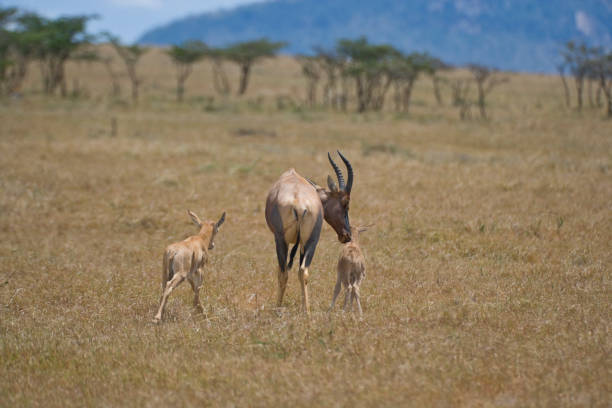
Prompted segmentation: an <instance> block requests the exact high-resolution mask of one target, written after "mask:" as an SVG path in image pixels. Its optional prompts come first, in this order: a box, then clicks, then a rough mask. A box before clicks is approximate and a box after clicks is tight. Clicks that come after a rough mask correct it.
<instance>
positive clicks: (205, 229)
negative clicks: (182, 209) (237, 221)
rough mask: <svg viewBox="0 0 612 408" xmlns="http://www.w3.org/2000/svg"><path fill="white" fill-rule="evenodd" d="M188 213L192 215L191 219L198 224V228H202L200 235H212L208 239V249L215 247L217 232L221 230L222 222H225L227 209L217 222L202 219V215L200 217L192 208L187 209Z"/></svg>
mask: <svg viewBox="0 0 612 408" xmlns="http://www.w3.org/2000/svg"><path fill="white" fill-rule="evenodd" d="M187 213H188V214H189V216H190V217H191V220H192V221H193V223H194V224H195V225H197V226H198V228H200V232H198V235H199V236H201V237H203V238H204V237H210V239H209V241H208V249H209V250H211V249H213V248H214V247H215V236H216V235H217V232H219V228H220V227H221V224H223V222H224V221H225V211H224V212H223V215H221V218H219V221H217V222H215V221H201V220H200V217H198V216H197V215H196V214H195V213H194V212H192V211H190V210H187Z"/></svg>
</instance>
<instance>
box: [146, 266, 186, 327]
mask: <svg viewBox="0 0 612 408" xmlns="http://www.w3.org/2000/svg"><path fill="white" fill-rule="evenodd" d="M184 280H185V277H184V276H182V275H174V277H173V278H172V279H170V281H169V282H168V284H167V285H166V288H165V289H164V293H163V295H162V298H161V302H160V305H159V310H158V311H157V314H156V315H155V317H154V318H153V322H154V323H159V322H161V319H162V314H163V313H164V308H165V307H166V302H167V301H168V297H169V296H170V293H172V291H173V290H174V289H175V288H176V287H177V286H178V285H180V284H181V282H183V281H184Z"/></svg>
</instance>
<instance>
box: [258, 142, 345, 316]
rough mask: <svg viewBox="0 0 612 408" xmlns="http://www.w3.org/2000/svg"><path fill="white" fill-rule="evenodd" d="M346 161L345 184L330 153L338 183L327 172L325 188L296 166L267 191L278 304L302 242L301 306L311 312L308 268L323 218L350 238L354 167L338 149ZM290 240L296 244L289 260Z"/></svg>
mask: <svg viewBox="0 0 612 408" xmlns="http://www.w3.org/2000/svg"><path fill="white" fill-rule="evenodd" d="M338 155H340V158H341V159H342V161H343V162H344V164H345V165H346V169H347V173H348V177H347V182H346V184H345V183H344V176H343V175H342V171H341V170H340V168H339V167H338V166H337V165H336V163H335V162H334V161H333V159H332V158H331V156H330V154H329V153H328V154H327V158H328V159H329V162H330V164H331V166H332V168H333V169H334V172H335V173H336V177H337V178H338V185H336V183H335V182H334V180H333V179H332V178H331V177H330V176H328V177H327V186H328V188H329V189H325V188H323V187H320V186H318V185H316V184H315V183H313V182H311V181H310V180H306V179H305V178H304V177H302V176H300V175H299V174H298V173H297V172H296V171H295V170H294V169H290V170H287V171H286V172H284V173H283V174H282V175H281V176H280V179H279V180H278V181H277V182H276V183H274V185H273V186H272V188H271V189H270V191H269V192H268V199H267V200H266V222H267V223H268V227H269V228H270V231H272V233H273V234H274V241H275V242H276V257H277V258H278V266H279V269H278V296H277V299H276V304H277V306H278V307H280V306H281V305H282V302H283V295H284V293H285V288H286V287H287V279H288V277H289V270H290V269H291V266H292V265H293V257H294V256H295V252H296V250H297V247H298V246H300V265H299V271H298V278H299V280H300V285H301V287H302V307H303V309H304V311H305V312H306V313H307V314H308V313H310V304H309V302H308V268H309V266H310V263H311V262H312V257H313V256H314V253H315V248H316V246H317V243H318V242H319V235H320V234H321V226H322V224H323V219H325V221H326V222H327V223H328V224H329V225H330V226H331V227H332V228H333V229H334V230H335V231H336V234H338V240H339V241H340V242H342V243H346V242H349V241H350V240H351V230H350V226H349V225H350V224H349V217H348V211H349V201H350V198H351V188H352V187H353V168H352V167H351V163H350V162H349V161H348V160H347V159H346V157H344V156H343V155H342V153H340V152H339V151H338ZM289 244H294V246H293V248H292V249H291V254H290V255H289V262H287V255H288V248H289Z"/></svg>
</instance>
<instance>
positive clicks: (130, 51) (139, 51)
mask: <svg viewBox="0 0 612 408" xmlns="http://www.w3.org/2000/svg"><path fill="white" fill-rule="evenodd" d="M104 36H105V37H106V38H107V39H108V41H109V42H110V43H111V45H112V46H113V48H114V49H115V51H116V52H117V54H118V55H119V57H120V58H121V60H123V63H124V64H125V68H126V70H127V73H128V77H129V78H130V83H131V84H132V101H133V102H134V103H138V88H139V87H140V85H141V84H142V79H141V78H140V77H139V76H138V73H137V72H136V66H137V64H138V60H140V57H142V56H143V55H144V53H146V52H147V51H148V48H146V47H141V46H139V45H137V44H133V45H123V44H121V42H120V41H119V38H117V37H115V36H113V35H111V34H109V33H105V34H104Z"/></svg>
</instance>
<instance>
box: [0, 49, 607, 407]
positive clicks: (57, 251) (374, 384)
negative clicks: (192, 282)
mask: <svg viewBox="0 0 612 408" xmlns="http://www.w3.org/2000/svg"><path fill="white" fill-rule="evenodd" d="M147 58H148V60H147V61H148V63H146V64H144V65H143V68H144V76H145V80H146V82H145V87H144V90H143V96H144V98H143V100H142V102H141V104H140V105H139V107H137V108H131V107H129V105H128V104H127V103H126V102H124V101H111V100H110V99H109V98H108V97H107V96H106V93H107V91H108V89H107V88H108V81H107V80H106V79H107V78H106V77H105V75H104V71H103V70H102V69H101V67H97V66H91V67H86V66H82V67H71V69H70V72H71V74H72V75H73V77H74V76H75V75H76V77H78V78H80V81H81V85H82V86H84V87H85V88H86V91H87V93H88V94H89V98H87V99H75V100H68V101H60V100H57V99H46V98H44V97H42V96H40V95H39V94H38V93H37V89H39V88H40V82H39V80H38V79H37V78H36V77H34V78H33V79H32V80H31V81H30V83H29V84H28V88H27V94H26V97H25V98H24V99H22V100H12V101H5V102H3V103H2V104H1V105H0V158H1V160H0V406H83V405H86V406H109V405H110V406H169V405H171V404H176V405H178V406H201V405H212V406H290V405H293V406H307V405H308V406H347V405H362V406H374V405H378V406H380V405H382V406H400V405H409V406H458V405H459V406H506V407H513V406H516V407H524V406H602V407H604V406H609V405H610V398H611V396H610V394H611V390H610V383H611V382H612V381H611V380H612V373H611V371H612V361H611V357H610V356H611V341H610V339H611V336H610V322H611V319H610V318H611V303H610V299H611V298H612V297H611V293H612V292H611V287H610V267H611V265H612V251H611V244H610V242H612V177H611V175H610V172H611V166H612V138H611V136H610V135H612V122H610V121H604V120H602V119H601V114H600V113H597V112H588V111H587V112H585V113H583V114H577V113H575V112H571V111H567V110H565V109H563V106H562V99H561V96H562V94H561V89H560V86H559V84H558V83H557V81H558V79H555V78H550V77H537V76H525V75H513V76H512V79H511V82H510V83H509V84H506V85H503V86H501V87H500V88H499V89H498V90H497V91H495V92H494V93H493V95H492V100H491V112H492V117H493V119H492V120H491V121H490V122H486V123H484V122H480V121H469V122H460V121H458V120H457V116H458V115H457V112H456V111H455V110H454V109H453V108H451V107H448V106H446V107H443V108H440V109H438V108H435V106H434V103H433V97H432V95H431V90H430V86H431V84H430V83H429V82H428V81H426V80H422V81H420V82H419V83H418V86H417V89H416V90H415V104H414V111H413V114H412V115H411V116H410V117H397V116H396V115H395V114H393V113H391V112H385V113H382V114H367V115H363V116H358V115H356V114H352V113H349V114H347V115H341V114H333V113H330V112H325V111H303V110H300V109H297V110H295V111H293V110H285V111H279V110H278V109H276V105H275V99H274V98H275V95H290V96H292V97H294V98H296V99H297V98H298V97H299V95H303V89H302V88H303V84H302V82H301V79H300V74H299V67H298V66H297V65H296V64H295V63H294V62H292V61H291V60H289V59H281V60H280V61H279V62H277V63H275V64H272V63H268V64H267V65H263V66H259V67H258V68H257V69H256V70H255V73H254V76H253V82H252V85H253V87H252V88H251V89H250V90H249V94H248V95H247V96H246V97H245V98H244V100H242V101H237V100H235V99H233V98H230V99H227V100H219V99H218V98H217V100H215V101H214V102H213V103H212V105H211V104H210V101H207V100H206V99H207V98H205V97H204V96H205V95H212V90H211V88H210V77H209V71H210V69H209V66H208V65H207V64H202V65H200V66H198V68H197V70H196V72H195V73H194V76H193V78H191V79H190V82H189V83H188V89H187V92H188V95H187V98H188V100H189V102H188V103H186V104H184V105H182V106H178V105H176V104H175V103H174V102H173V99H172V96H173V95H172V87H173V82H172V74H171V72H172V71H171V69H172V67H171V65H170V63H169V62H167V61H166V60H165V59H164V58H163V57H161V56H160V55H159V52H155V53H152V54H151V55H149V56H147ZM34 69H35V68H34V67H33V70H34ZM126 87H127V83H125V84H124V91H126V90H127V88H126ZM126 93H127V92H126ZM261 96H263V102H262V103H261V104H260V105H258V106H255V105H252V104H251V105H249V103H247V102H246V101H247V100H251V101H252V100H254V99H256V98H259V97H261ZM446 96H448V95H446ZM112 117H115V118H117V122H118V135H117V136H116V137H110V135H109V132H110V122H111V118H112ZM336 148H341V149H342V150H343V152H344V153H346V155H347V156H348V157H349V158H350V159H351V160H352V162H353V165H354V167H355V170H356V180H355V186H354V192H353V197H352V198H353V200H352V203H351V218H352V220H354V221H356V222H362V223H371V222H375V223H376V226H375V227H374V228H373V229H371V230H370V231H368V232H367V233H365V234H364V236H363V238H362V246H363V248H364V251H365V252H366V256H367V262H368V276H367V279H366V281H365V282H364V284H363V287H362V299H363V306H364V320H363V321H362V322H359V321H357V320H355V319H353V317H352V316H350V315H343V314H342V313H341V312H338V311H336V312H334V313H332V314H331V315H328V314H327V313H326V312H325V311H326V308H327V307H328V305H329V302H330V300H331V295H332V287H333V284H334V283H335V271H334V268H335V262H336V259H337V256H338V252H339V244H338V243H337V241H336V238H335V234H333V232H332V231H331V228H329V227H328V226H325V227H324V229H323V233H322V237H321V241H320V244H319V247H318V249H317V253H316V256H315V260H314V262H313V265H312V270H311V276H312V285H311V293H312V297H311V298H312V303H313V311H314V312H313V316H312V318H311V319H310V320H308V319H306V318H305V317H304V316H302V315H301V314H300V313H299V306H300V297H299V290H298V289H299V285H298V283H297V278H296V272H295V270H294V271H292V273H291V277H290V281H289V289H288V294H287V297H286V307H285V308H284V309H283V310H281V311H276V310H274V308H273V306H274V295H275V288H276V266H275V265H276V260H275V251H274V245H273V239H272V235H271V233H270V232H269V231H268V230H267V228H266V225H265V221H264V215H263V206H264V200H265V195H266V191H267V188H268V187H269V186H270V185H271V184H272V183H273V181H274V180H275V179H276V178H277V177H278V176H279V174H280V173H281V172H282V171H283V170H285V169H287V168H289V167H296V168H297V169H298V171H300V172H301V173H302V174H304V175H309V176H312V177H314V178H315V179H316V180H318V181H319V182H323V181H324V180H325V177H326V176H327V174H328V173H330V172H331V169H330V168H329V165H328V164H327V163H326V158H325V153H326V152H327V151H332V150H334V149H336ZM187 208H191V209H193V210H194V211H196V212H198V214H201V215H203V216H204V217H206V218H215V217H218V216H219V214H221V212H222V211H223V210H226V211H227V213H228V215H227V221H226V223H225V226H224V228H223V229H222V231H221V232H220V234H219V236H218V240H217V247H216V249H215V251H214V257H213V260H212V264H211V265H210V268H209V269H208V271H207V274H206V278H205V284H204V287H203V290H202V299H203V304H204V306H205V308H206V314H205V315H204V316H202V315H197V314H195V313H194V311H193V310H192V308H191V296H192V295H191V291H190V288H189V287H188V285H186V284H184V285H183V286H181V287H180V288H179V289H178V290H177V291H176V292H175V293H174V294H173V295H172V297H171V298H170V302H169V305H168V314H167V318H166V322H165V323H164V324H162V325H161V326H155V325H152V324H150V323H149V322H150V320H151V318H152V317H153V315H154V313H155V311H156V308H157V306H158V304H157V302H158V298H159V291H160V289H159V281H160V274H161V256H162V251H163V248H164V247H165V245H167V244H168V243H170V242H172V241H175V240H178V239H180V238H182V237H184V236H186V235H188V234H191V233H193V232H194V229H193V228H194V227H193V226H192V225H191V224H190V221H189V219H188V217H187V214H186V212H185V210H186V209H187Z"/></svg>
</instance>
